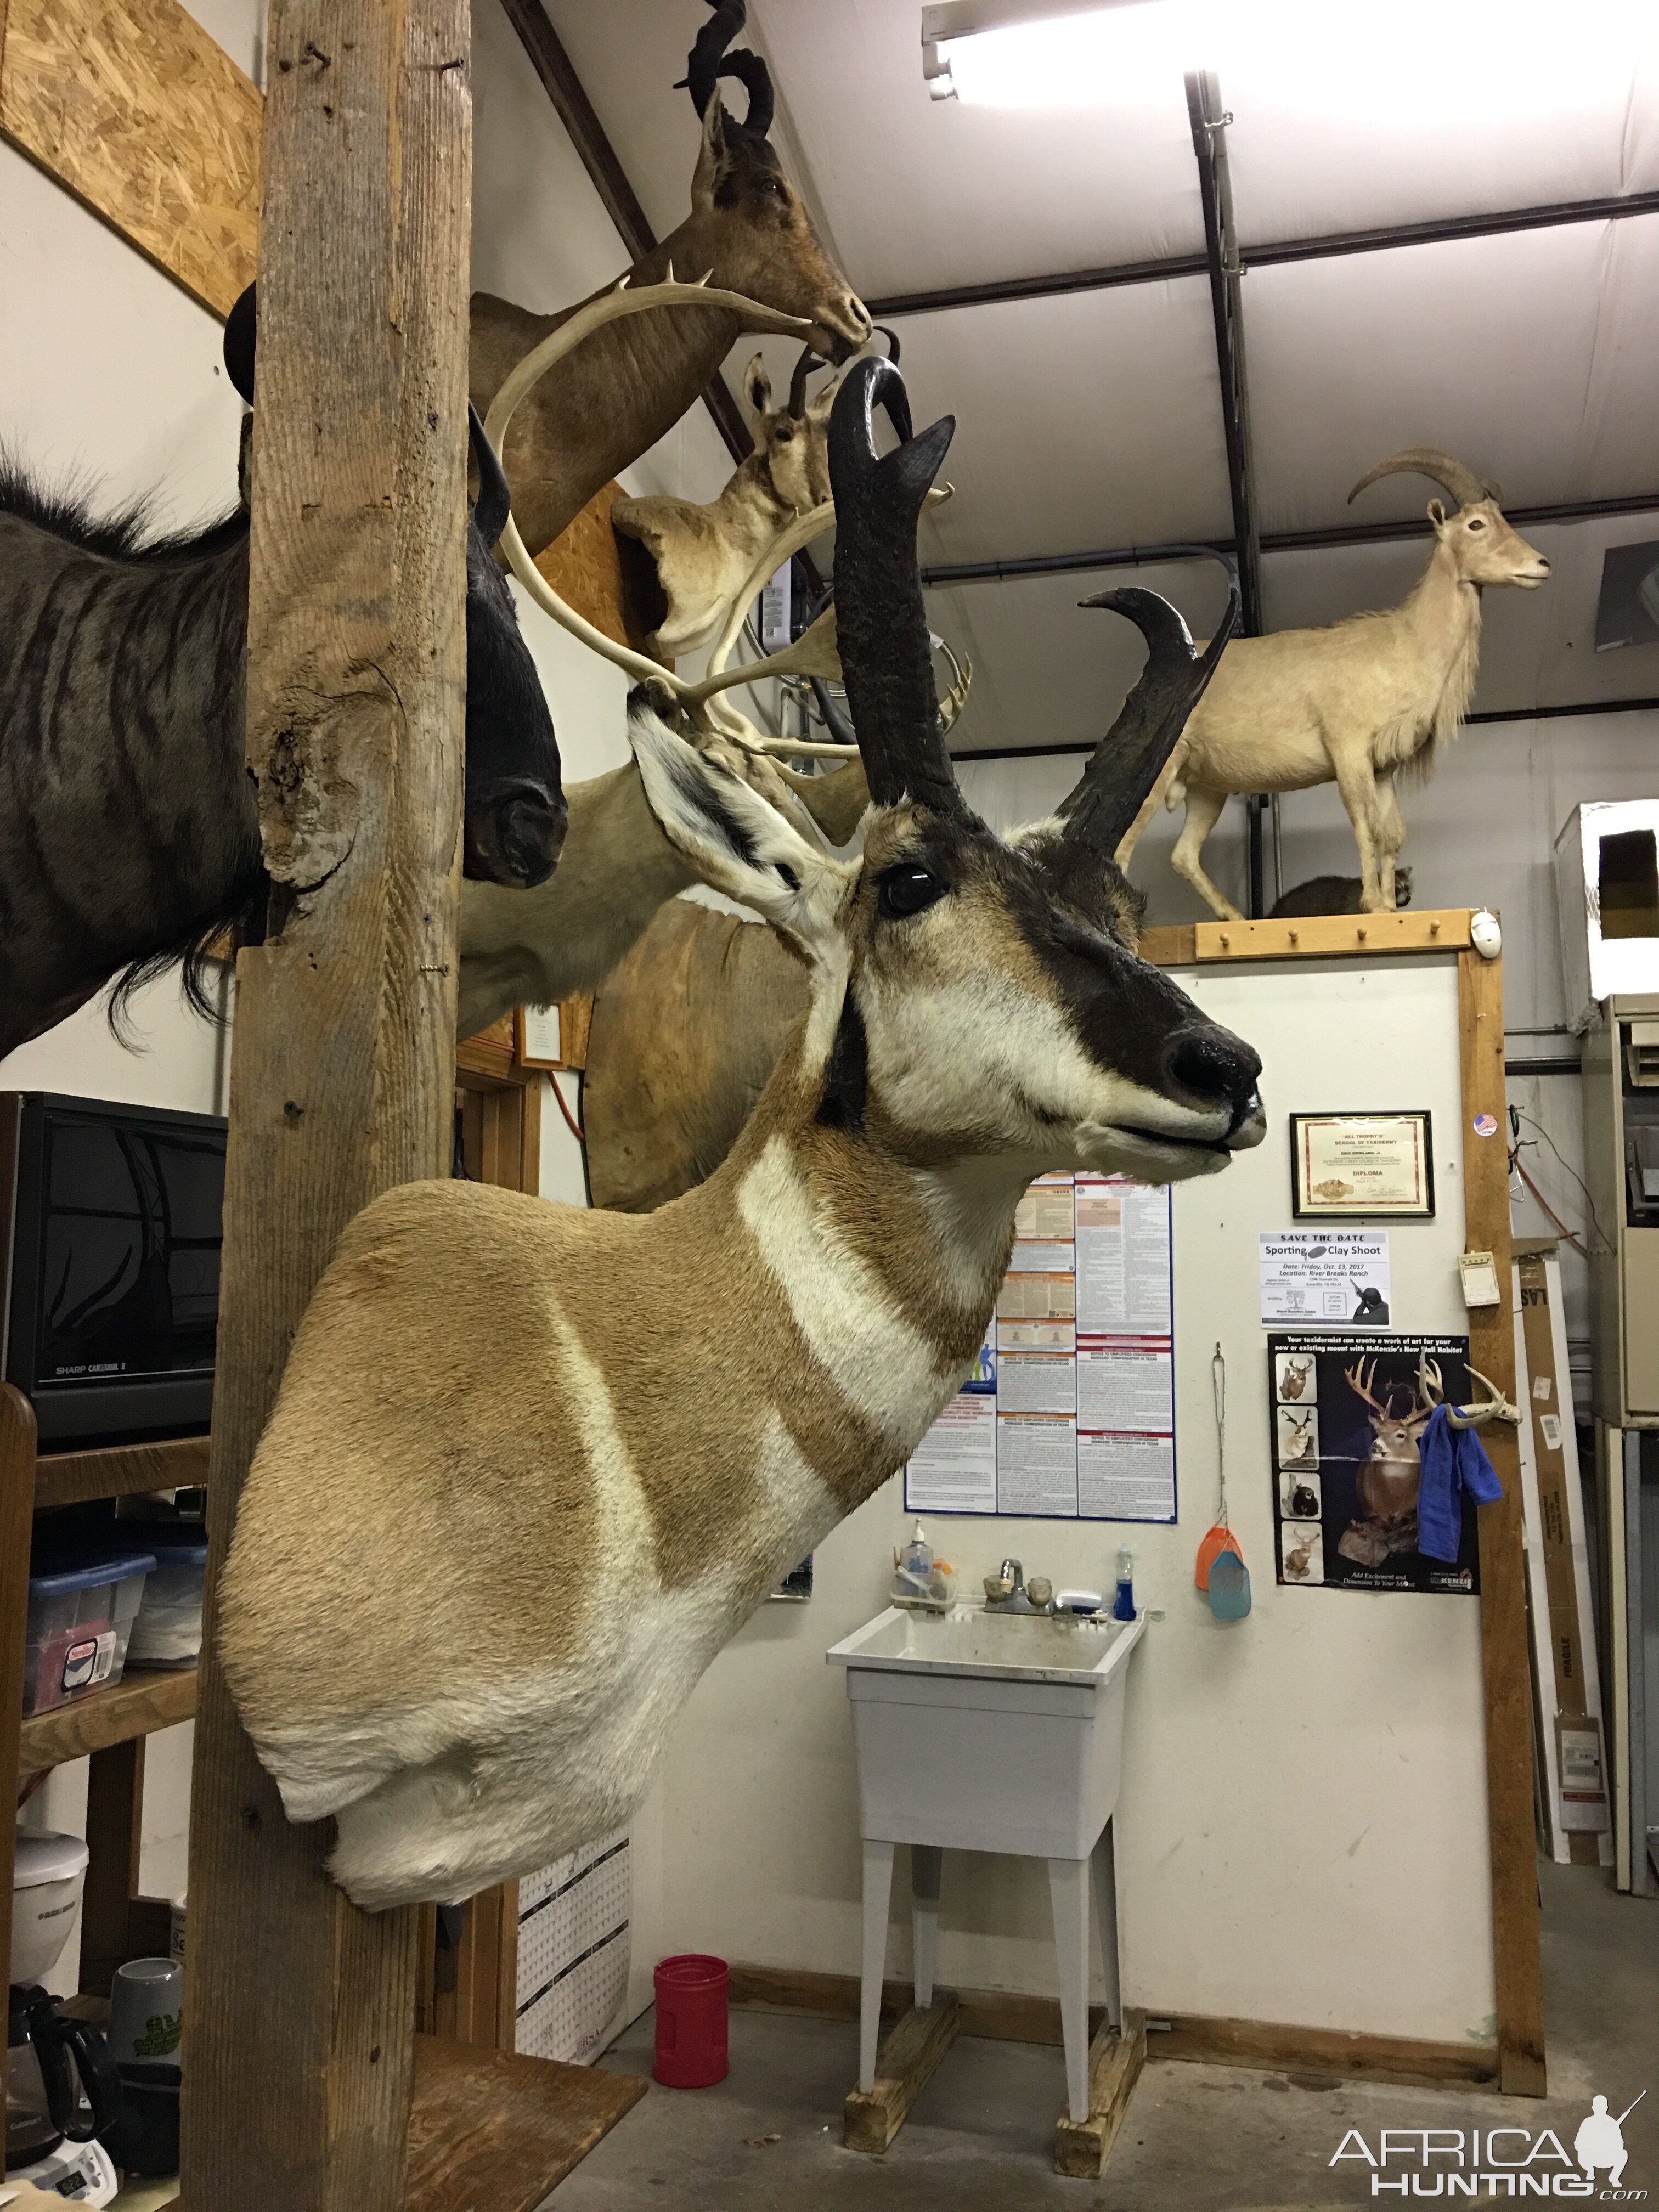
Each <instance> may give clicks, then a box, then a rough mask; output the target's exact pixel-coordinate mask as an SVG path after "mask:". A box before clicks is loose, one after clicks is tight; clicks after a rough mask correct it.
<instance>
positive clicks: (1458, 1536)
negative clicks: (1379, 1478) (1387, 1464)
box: [1417, 1406, 1504, 1565]
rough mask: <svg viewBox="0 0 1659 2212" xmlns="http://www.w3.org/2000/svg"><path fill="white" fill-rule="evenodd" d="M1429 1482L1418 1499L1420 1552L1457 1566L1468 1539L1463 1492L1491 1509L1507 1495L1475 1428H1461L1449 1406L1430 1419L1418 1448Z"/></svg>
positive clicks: (1440, 1407)
mask: <svg viewBox="0 0 1659 2212" xmlns="http://www.w3.org/2000/svg"><path fill="white" fill-rule="evenodd" d="M1418 1455H1419V1458H1420V1459H1421V1461H1422V1462H1423V1480H1422V1483H1421V1486H1420V1487H1419V1491H1418V1494H1417V1548H1418V1550H1419V1552H1421V1553H1422V1554H1423V1556H1424V1558H1425V1559H1445V1560H1449V1561H1450V1562H1451V1563H1453V1564H1454V1565H1455V1563H1456V1559H1457V1547H1458V1545H1459V1544H1460V1542H1461V1541H1462V1535H1463V1492H1465V1491H1466V1490H1467V1491H1468V1493H1469V1496H1470V1497H1471V1498H1474V1500H1475V1501H1476V1503H1477V1504H1481V1505H1491V1504H1493V1502H1494V1501H1495V1500H1496V1499H1498V1498H1501V1497H1502V1496H1503V1495H1504V1486H1503V1484H1502V1483H1501V1482H1499V1480H1498V1477H1497V1476H1496V1474H1493V1472H1492V1462H1491V1461H1490V1460H1489V1459H1488V1458H1487V1457H1486V1448H1485V1446H1484V1445H1483V1444H1482V1443H1481V1442H1480V1437H1479V1436H1478V1435H1477V1434H1476V1433H1475V1431H1474V1430H1473V1429H1455V1428H1454V1427H1453V1426H1452V1425H1451V1422H1450V1420H1449V1418H1448V1416H1447V1413H1446V1408H1445V1407H1443V1406H1437V1407H1435V1409H1434V1411H1433V1413H1431V1414H1430V1416H1429V1425H1428V1426H1427V1428H1426V1429H1425V1430H1424V1431H1423V1440H1422V1442H1421V1443H1419V1446H1418Z"/></svg>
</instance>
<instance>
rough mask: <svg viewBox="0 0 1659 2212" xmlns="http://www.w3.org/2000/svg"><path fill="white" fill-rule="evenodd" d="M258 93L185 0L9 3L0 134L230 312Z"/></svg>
mask: <svg viewBox="0 0 1659 2212" xmlns="http://www.w3.org/2000/svg"><path fill="white" fill-rule="evenodd" d="M261 104H262V103H261V100H260V94H259V92H258V88H257V87H256V86H255V85H253V84H252V83H250V82H249V81H248V79H247V78H246V77H245V76H243V74H242V72H241V71H240V70H239V69H238V68H237V66H236V64H234V62H233V61H232V60H231V59H230V58H229V56H228V54H226V53H224V52H222V50H221V49H220V47H218V46H216V45H215V43H214V41H213V40H211V39H210V38H209V36H208V35H207V33H206V32H205V31H204V30H203V29H202V27H200V25H199V24H197V22H195V21H193V20H192V18H191V17H190V16H189V15H186V14H185V11H184V9H182V8H181V7H179V5H178V4H177V0H0V132H3V133H4V135H5V136H6V137H8V138H9V139H10V141H11V142H12V143H13V144H14V145H15V146H16V147H18V148H19V149H21V151H22V152H23V153H25V154H27V155H28V156H29V157H30V159H31V160H32V161H38V162H39V163H40V166H41V167H42V168H44V169H46V171H47V172H48V173H49V174H50V175H52V176H53V177H55V178H56V179H58V183H59V184H61V185H64V186H65V187H66V189H67V190H68V191H71V192H73V193H74V194H75V196H76V198H77V199H79V200H81V201H82V202H83V203H84V204H85V205H86V206H88V207H89V208H90V209H91V210H93V212H94V214H95V215H99V216H102V217H103V218H104V220H105V221H106V222H108V223H110V224H112V226H113V227H114V228H116V229H117V230H118V231H119V232H120V233H121V234H122V236H123V237H124V238H125V239H127V240H129V241H130V243H131V244H132V245H133V246H137V249H138V251H139V252H141V253H144V254H147V255H148V256H149V258H150V259H151V260H152V261H155V262H158V263H159V264H161V267H162V268H163V269H165V270H167V274H168V275H169V276H175V277H177V279H178V281H179V283H181V284H182V285H183V286H184V287H185V290H186V291H187V292H190V293H192V294H193V295H195V297H196V298H197V299H198V300H200V301H202V303H203V305H204V307H211V308H212V309H214V311H215V312H216V313H218V314H221V315H222V314H225V313H228V310H229V308H230V306H231V303H232V301H234V299H235V298H236V296H237V295H238V293H240V291H241V290H242V289H243V288H244V287H245V286H246V284H248V283H251V282H252V276H253V269H254V256H255V252H256V249H257V247H258V236H259V131H260V107H261Z"/></svg>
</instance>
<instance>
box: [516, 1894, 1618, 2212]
mask: <svg viewBox="0 0 1659 2212" xmlns="http://www.w3.org/2000/svg"><path fill="white" fill-rule="evenodd" d="M1540 1879H1541V1886H1542V1890H1543V1898H1544V1970H1545V1984H1546V1992H1547V2036H1548V2045H1549V2077H1550V2094H1549V2096H1548V2098H1547V2100H1543V2101H1541V2102H1536V2103H1535V2102H1534V2101H1533V2100H1530V2099H1526V2100H1519V2099H1517V2100H1512V2101H1508V2102H1500V2101H1499V2100H1498V2098H1497V2097H1496V2096H1495V2094H1493V2093H1491V2092H1482V2091H1478V2090H1476V2091H1443V2090H1429V2089H1406V2088H1393V2087H1369V2086H1368V2087H1358V2086H1355V2085H1353V2084H1351V2083H1346V2082H1341V2081H1334V2080H1328V2079H1324V2078H1321V2077H1317V2076H1312V2075H1291V2076H1288V2077H1287V2076H1286V2075H1283V2074H1261V2073H1253V2072H1249V2071H1246V2070H1244V2069H1240V2068H1235V2067H1219V2066H1189V2065H1181V2064H1149V2065H1148V2066H1147V2068H1146V2071H1145V2072H1144V2073H1143V2074H1142V2075H1141V2077H1140V2081H1139V2086H1138V2087H1137V2088H1136V2090H1135V2093H1134V2100H1133V2104H1132V2105H1131V2106H1130V2109H1129V2117H1128V2119H1127V2122H1126V2124H1125V2126H1124V2130H1123V2132H1122V2134H1121V2136H1119V2138H1118V2142H1117V2146H1116V2148H1115V2151H1114V2153H1113V2154H1112V2158H1111V2160H1110V2162H1109V2166H1108V2167H1107V2171H1106V2173H1105V2175H1104V2176H1103V2179H1101V2180H1100V2181H1098V2182H1091V2181H1063V2180H1061V2179H1060V2178H1059V2176H1058V2175H1056V2174H1055V2173H1054V2172H1053V2170H1052V2166H1051V2163H1050V2150H1051V2145H1052V2140H1053V2129H1054V2118H1055V2116H1056V2114H1057V2113H1058V2112H1059V2111H1060V2106H1061V2105H1062V2103H1063V2102H1064V2099H1065V2080H1064V2069H1063V2067H1062V2064H1061V2060H1060V2052H1059V2051H1057V2050H1053V2049H1049V2048H1047V2047H1044V2046H1042V2045H1030V2044H1014V2043H987V2042H982V2041H977V2040H975V2041H969V2040H963V2041H959V2042H958V2043H957V2045H956V2047H955V2049H954V2050H952V2051H951V2052H950V2054H949V2055H948V2057H946V2058H945V2063H944V2064H943V2065H942V2066H941V2067H940V2069H939V2072H938V2073H937V2074H935V2075H934V2076H933V2080H932V2081H930V2082H929V2083H928V2085H927V2088H926V2089H925V2090H924V2091H923V2092H922V2094H921V2097H920V2098H919V2099H918V2100H917V2102H916V2105H915V2109H914V2111H913V2112H912V2114H911V2117H910V2118H909V2120H908V2123H907V2124H906V2125H905V2126H904V2128H903V2129H902V2130H901V2132H900V2134H899V2136H898V2137H897V2139H896V2142H894V2144H893V2146H892V2148H891V2149H890V2150H889V2151H888V2152H887V2154H886V2155H885V2156H884V2157H883V2158H879V2159H872V2158H868V2157H864V2156H861V2155H860V2154H858V2153H856V2152H854V2151H847V2150H843V2149H842V2147H841V2107H842V2099H843V2098H844V2096H845V2095H846V2093H847V2091H848V2088H849V2087H850V2086H851V2085H852V2082H853V2080H854V2075H855V2073H856V2070H857V2043H858V2038H857V2032H856V2030H855V2029H854V2027H851V2026H849V2025H848V2024H846V2023H844V2022H840V2021H817V2020H799V2019H793V2018H787V2017H781V2016H779V2015H762V2014H758V2013H740V2012H739V2013H733V2015H732V2037H731V2050H732V2071H731V2074H730V2075H729V2077H728V2078H727V2080H726V2081H724V2082H722V2083H721V2084H720V2087H718V2088H715V2089H702V2090H695V2091H684V2090H673V2089H663V2088H659V2087H654V2086H653V2088H652V2089H651V2091H650V2092H649V2093H648V2094H647V2096H646V2097H645V2098H644V2099H643V2100H641V2103H639V2104H638V2105H637V2106H635V2108H634V2110H633V2111H632V2112H630V2113H629V2115H628V2117H627V2118H625V2119H624V2120H623V2122H622V2124H621V2125H620V2126H619V2127H617V2129H615V2130H613V2131H612V2133H611V2135H610V2136H607V2137H606V2138H605V2141H604V2142H602V2143H600V2144H599V2148H597V2149H596V2150H595V2151H593V2152H592V2154H591V2155H590V2156H589V2157H588V2158H587V2159H586V2160H584V2161H583V2163H582V2164H581V2165H580V2166H578V2167H577V2169H576V2171H575V2172H574V2173H573V2174H571V2175H570V2176H569V2177H568V2179H567V2180H566V2181H565V2182H564V2183H563V2185H562V2186H561V2187H560V2188H559V2189H558V2190H557V2191H555V2193H554V2195H553V2196H552V2197H549V2198H548V2199H547V2203H546V2208H545V2212H781V2208H784V2207H786V2206H787V2207H788V2208H790V2212H842V2208H843V2207H844V2208H847V2212H854V2208H856V2212H908V2208H910V2207H917V2208H921V2207H927V2208H929V2212H943V2208H949V2212H1048V2208H1049V2207H1062V2206H1063V2207H1066V2208H1068V2212H1268V2208H1277V2207H1280V2206H1290V2205H1297V2206H1304V2205H1313V2206H1318V2207H1322V2208H1336V2207H1343V2208H1348V2207H1357V2206H1358V2205H1359V2204H1361V2203H1370V2202H1372V2201H1373V2200H1372V2197H1371V2191H1370V2173H1369V2170H1368V2169H1367V2168H1366V2167H1364V2166H1361V2165H1358V2164H1354V2163H1352V2162H1350V2163H1346V2164H1344V2165H1342V2166H1336V2167H1334V2168H1333V2167H1332V2166H1331V2164H1330V2160H1331V2158H1332V2155H1333V2154H1334V2152H1335V2150H1336V2149H1337V2148H1338V2146H1339V2144H1340V2142H1341V2141H1342V2139H1343V2137H1344V2136H1345V2135H1346V2131H1347V2130H1348V2129H1349V2128H1351V2127H1357V2128H1358V2129H1360V2130H1362V2131H1363V2132H1364V2135H1365V2136H1366V2137H1367V2138H1368V2140H1369V2141H1370V2144H1371V2146H1372V2148H1373V2149H1375V2148H1376V2143H1377V2135H1378V2131H1379V2130H1381V2129H1382V2128H1383V2127H1391V2128H1421V2127H1440V2128H1461V2129H1462V2130H1466V2131H1467V2130H1468V2129H1470V2128H1473V2127H1477V2126H1478V2127H1481V2128H1483V2129H1484V2128H1487V2127H1491V2126H1493V2125H1510V2124H1512V2125H1515V2126H1519V2127H1524V2128H1527V2129H1528V2130H1531V2131H1532V2132H1533V2133H1534V2135H1536V2133H1537V2131H1538V2130H1540V2129H1541V2128H1545V2127H1553V2128H1554V2129H1555V2130H1556V2131H1557V2133H1558V2134H1559V2136H1561V2137H1562V2139H1563V2141H1564V2142H1565V2145H1566V2147H1567V2148H1568V2149H1569V2150H1571V2144H1572V2137H1573V2134H1574V2132H1575V2131H1576V2130H1577V2126H1578V2123H1579V2122H1580V2120H1581V2119H1583V2118H1584V2116H1585V2114H1586V2113H1587V2112H1588V2111H1589V2100H1590V2097H1591V2095H1592V2094H1593V2093H1595V2091H1597V2090H1600V2091H1601V2092H1603V2093H1606V2094H1607V2096H1608V2097H1609V2098H1610V2100H1612V2109H1613V2112H1615V2113H1617V2112H1620V2111H1621V2110H1622V2109H1623V2107H1624V2106H1626V2105H1627V2104H1629V2103H1630V2101H1631V2100H1632V2098H1633V2097H1634V2096H1635V2095H1636V2093H1637V2092H1638V2090H1640V2089H1644V2088H1646V2089H1649V2091H1650V2094H1649V2095H1648V2097H1647V2098H1645V2099H1644V2101H1643V2102H1642V2104H1641V2105H1639V2106H1638V2107H1637V2109H1636V2111H1635V2112H1633V2113H1632V2115H1631V2118H1630V2119H1629V2120H1628V2121H1627V2122H1626V2129H1625V2141H1626V2148H1627V2149H1628V2151H1629V2154H1630V2158H1629V2166H1628V2169H1627V2171H1626V2175H1625V2187H1626V2190H1631V2189H1639V2190H1645V2191H1648V2192H1649V2193H1650V2196H1651V2197H1653V2198H1654V2199H1656V2200H1659V1905H1653V1904H1644V1903H1632V1901H1631V1900H1629V1899H1625V1898H1620V1896H1618V1895H1617V1893H1615V1892H1614V1891H1613V1889H1612V1887H1611V1886H1610V1879H1609V1877H1608V1876H1607V1875H1602V1874H1599V1873H1596V1872H1595V1871H1592V1870H1589V1869H1578V1868H1568V1867H1556V1866H1552V1865H1544V1866H1542V1867H1541V1869H1540ZM652 2033H653V2028H652V2016H651V2015H650V2014H649V2013H647V2015H645V2016H644V2018H643V2019H641V2020H640V2021H637V2022H636V2023H635V2026H634V2027H632V2028H630V2029H629V2032H628V2033H627V2034H626V2035H624V2036H623V2038H622V2039H620V2040H619V2041H618V2042H617V2044H616V2045H614V2046H613V2047H612V2049H611V2051H609V2052H608V2053H607V2054H606V2055H605V2058H604V2059H603V2060H601V2062H600V2063H601V2064H603V2065H605V2066H609V2067H613V2068H615V2069H618V2070H619V2071H622V2072H624V2073H634V2074H648V2073H649V2072H650V2069H651V2046H652ZM771 2138H775V2140H771ZM1393 2201H1395V2199H1394V2198H1393V2197H1392V2196H1390V2197H1384V2198H1383V2199H1381V2202H1383V2203H1391V2202H1393ZM1483 2201H1484V2200H1483Z"/></svg>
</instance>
